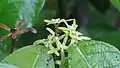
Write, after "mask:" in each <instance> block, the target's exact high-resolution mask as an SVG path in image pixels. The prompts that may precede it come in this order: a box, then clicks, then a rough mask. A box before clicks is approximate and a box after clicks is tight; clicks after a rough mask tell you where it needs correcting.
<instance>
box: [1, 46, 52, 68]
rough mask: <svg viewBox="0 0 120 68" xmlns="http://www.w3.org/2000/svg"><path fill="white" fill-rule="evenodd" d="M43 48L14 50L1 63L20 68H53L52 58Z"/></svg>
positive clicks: (31, 47) (30, 47)
mask: <svg viewBox="0 0 120 68" xmlns="http://www.w3.org/2000/svg"><path fill="white" fill-rule="evenodd" d="M47 51H48V50H47V49H46V48H45V47H43V46H39V45H38V46H32V45H30V46H27V47H23V48H21V49H18V50H16V51H15V52H13V53H12V54H11V55H10V56H8V57H7V58H6V59H5V60H4V61H3V62H4V63H8V64H14V65H17V66H18V67H20V68H54V62H53V58H52V56H50V55H48V54H47Z"/></svg>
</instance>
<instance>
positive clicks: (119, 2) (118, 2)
mask: <svg viewBox="0 0 120 68" xmlns="http://www.w3.org/2000/svg"><path fill="white" fill-rule="evenodd" d="M110 2H111V3H112V4H113V5H114V6H115V7H116V8H117V9H118V10H119V11H120V0H110Z"/></svg>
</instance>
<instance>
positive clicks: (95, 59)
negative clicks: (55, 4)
mask: <svg viewBox="0 0 120 68" xmlns="http://www.w3.org/2000/svg"><path fill="white" fill-rule="evenodd" d="M71 21H73V23H72V25H69V22H71ZM45 22H47V23H48V25H50V24H53V25H55V26H56V25H60V24H61V23H64V24H65V25H66V27H62V26H58V27H55V28H56V29H58V30H56V31H55V32H54V31H53V30H52V29H50V28H46V29H47V30H48V31H49V32H50V34H49V35H48V37H47V38H46V39H41V40H37V41H35V42H34V43H33V45H29V46H26V47H23V48H20V49H18V50H16V51H15V52H13V54H11V55H10V56H8V57H7V58H6V59H5V60H3V61H2V63H8V64H12V65H16V66H17V67H19V68H46V67H49V68H55V66H54V63H55V64H58V65H59V67H60V68H106V67H113V68H119V66H120V51H119V50H118V49H117V48H115V47H114V46H112V45H110V44H107V43H104V42H101V41H93V40H91V39H90V38H89V37H85V36H83V34H82V33H80V32H78V31H76V28H77V25H76V20H75V19H68V20H65V19H59V18H58V19H52V20H45ZM60 30H61V31H62V32H63V33H62V34H59V33H58V31H60ZM61 41H62V42H61ZM52 54H54V55H56V57H60V59H57V60H55V56H53V55H52ZM67 54H68V55H67ZM53 58H54V60H55V62H54V61H53ZM111 58H112V59H111ZM66 59H67V60H66ZM100 62H103V63H100ZM26 63H27V64H26Z"/></svg>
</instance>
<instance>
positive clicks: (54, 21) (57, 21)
mask: <svg viewBox="0 0 120 68" xmlns="http://www.w3.org/2000/svg"><path fill="white" fill-rule="evenodd" d="M59 21H60V18H57V19H51V20H44V22H46V23H47V25H50V24H59V23H61V22H59Z"/></svg>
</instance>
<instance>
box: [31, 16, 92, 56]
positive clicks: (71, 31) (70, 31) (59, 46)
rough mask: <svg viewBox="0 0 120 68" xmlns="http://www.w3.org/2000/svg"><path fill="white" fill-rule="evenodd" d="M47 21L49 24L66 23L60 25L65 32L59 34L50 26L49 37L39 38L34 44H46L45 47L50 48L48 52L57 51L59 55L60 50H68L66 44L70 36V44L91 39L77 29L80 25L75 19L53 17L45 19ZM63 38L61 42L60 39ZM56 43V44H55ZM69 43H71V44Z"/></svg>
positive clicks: (60, 28)
mask: <svg viewBox="0 0 120 68" xmlns="http://www.w3.org/2000/svg"><path fill="white" fill-rule="evenodd" d="M44 21H45V22H47V25H50V24H54V25H55V24H60V23H64V24H65V25H66V27H58V29H59V30H61V31H63V32H64V34H62V35H59V36H57V35H56V33H55V31H53V30H52V29H50V28H46V30H48V31H49V32H50V35H48V37H47V39H42V40H37V41H36V42H35V43H34V44H33V45H37V44H39V43H42V44H44V45H45V47H47V48H49V49H50V50H49V51H48V54H53V53H55V54H56V55H57V56H59V55H60V54H59V52H58V51H62V52H64V50H67V48H68V46H67V45H66V43H67V41H68V37H70V39H69V40H70V42H71V43H70V44H75V43H77V42H78V40H90V38H89V37H85V36H83V34H82V33H80V32H78V31H76V29H77V27H78V25H76V20H75V19H69V20H65V19H60V18H58V19H52V20H44ZM69 21H73V23H72V25H69V24H68V22H69ZM61 39H63V41H62V42H61V41H60V40H61ZM54 44H55V45H54ZM70 44H69V45H70Z"/></svg>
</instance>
